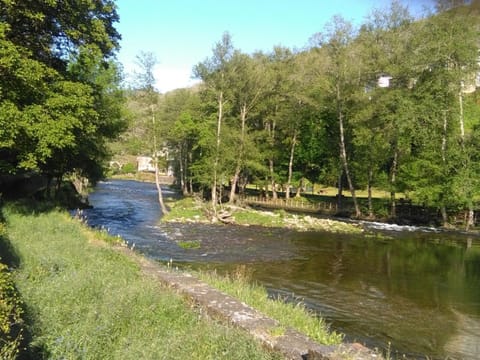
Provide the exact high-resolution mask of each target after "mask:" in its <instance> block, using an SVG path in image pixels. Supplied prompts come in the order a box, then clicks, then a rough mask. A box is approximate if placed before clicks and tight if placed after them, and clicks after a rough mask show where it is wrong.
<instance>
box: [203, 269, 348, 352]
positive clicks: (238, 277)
mask: <svg viewBox="0 0 480 360" xmlns="http://www.w3.org/2000/svg"><path fill="white" fill-rule="evenodd" d="M198 276H199V277H200V278H201V279H202V280H203V281H205V282H206V283H208V284H210V285H212V286H213V287H215V288H217V289H219V290H221V291H223V292H225V293H227V294H229V295H231V296H233V297H235V298H237V299H239V300H241V301H243V302H244V303H246V304H248V305H250V306H251V307H253V308H255V309H257V310H260V311H261V312H262V313H264V314H266V315H267V316H269V317H271V318H273V319H276V320H278V322H279V323H280V324H281V328H280V329H278V330H279V331H280V333H279V335H281V334H282V330H284V329H286V328H287V327H291V328H294V329H296V330H298V331H299V332H301V333H303V334H306V335H308V336H309V337H310V338H312V339H314V340H316V341H317V342H319V343H320V344H325V345H336V344H340V343H341V342H342V340H343V335H342V334H339V333H336V332H334V331H330V330H329V328H328V326H327V324H326V323H325V322H324V320H323V319H321V318H318V317H316V316H315V315H314V314H312V313H311V312H310V311H309V310H307V309H306V308H305V306H304V305H303V304H302V303H301V302H300V303H292V302H284V301H282V299H277V300H275V301H273V300H270V299H268V294H267V291H266V289H265V288H264V287H262V286H258V285H256V284H254V283H252V282H251V276H250V274H249V270H248V268H247V267H246V266H240V267H239V268H237V270H236V271H235V272H234V273H232V274H230V275H228V276H218V275H217V274H216V273H215V272H202V273H199V274H198Z"/></svg>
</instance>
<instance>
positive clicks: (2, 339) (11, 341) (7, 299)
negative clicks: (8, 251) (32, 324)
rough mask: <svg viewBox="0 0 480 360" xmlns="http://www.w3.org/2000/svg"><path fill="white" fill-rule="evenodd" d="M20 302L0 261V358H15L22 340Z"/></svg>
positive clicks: (6, 270)
mask: <svg viewBox="0 0 480 360" xmlns="http://www.w3.org/2000/svg"><path fill="white" fill-rule="evenodd" d="M21 305H22V303H21V301H20V298H19V295H18V293H17V290H16V288H15V285H14V283H13V280H12V278H11V275H10V272H9V271H8V269H7V266H6V265H5V264H2V263H0V359H5V360H8V359H15V358H16V357H17V355H18V352H19V349H20V344H21V342H22V339H23V336H22V325H23V322H22V306H21Z"/></svg>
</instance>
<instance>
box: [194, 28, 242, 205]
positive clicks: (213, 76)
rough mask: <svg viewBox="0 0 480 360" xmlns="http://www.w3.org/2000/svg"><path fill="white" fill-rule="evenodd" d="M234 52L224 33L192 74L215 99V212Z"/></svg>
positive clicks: (213, 196)
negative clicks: (208, 56)
mask: <svg viewBox="0 0 480 360" xmlns="http://www.w3.org/2000/svg"><path fill="white" fill-rule="evenodd" d="M233 53H234V49H233V44H232V39H231V36H230V34H229V33H224V34H223V36H222V39H221V40H220V41H219V42H217V43H216V44H215V46H214V48H213V54H212V57H211V58H208V59H206V60H205V61H204V62H202V63H199V64H198V65H196V66H195V68H194V74H195V76H196V77H197V78H199V79H201V80H202V81H203V83H204V86H205V90H206V91H207V93H208V94H211V96H212V97H214V98H215V101H216V111H217V116H216V118H217V120H216V131H215V145H214V148H213V156H212V163H211V164H210V165H211V168H212V179H211V180H212V182H211V192H212V194H211V195H212V207H213V210H214V212H215V213H216V208H217V204H218V190H219V189H218V188H219V180H220V177H219V173H220V169H219V165H220V164H219V163H220V155H221V152H220V149H221V148H220V146H221V142H222V126H223V124H224V121H225V105H226V102H227V101H228V92H229V90H230V81H231V75H232V73H233V71H232V69H231V65H230V60H231V59H232V56H233Z"/></svg>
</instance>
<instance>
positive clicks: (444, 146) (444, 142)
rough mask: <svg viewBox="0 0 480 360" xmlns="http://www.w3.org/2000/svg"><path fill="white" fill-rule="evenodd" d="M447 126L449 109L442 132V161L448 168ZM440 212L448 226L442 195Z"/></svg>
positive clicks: (445, 115) (445, 112) (444, 118)
mask: <svg viewBox="0 0 480 360" xmlns="http://www.w3.org/2000/svg"><path fill="white" fill-rule="evenodd" d="M447 127H448V119H447V111H446V110H444V111H443V134H442V162H443V168H444V169H445V170H446V166H447ZM440 213H441V214H442V222H443V226H444V227H447V226H448V214H447V207H446V206H445V199H444V198H443V195H442V203H441V205H440Z"/></svg>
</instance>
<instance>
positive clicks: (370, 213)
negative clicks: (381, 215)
mask: <svg viewBox="0 0 480 360" xmlns="http://www.w3.org/2000/svg"><path fill="white" fill-rule="evenodd" d="M372 181H373V167H372V166H369V169H368V181H367V190H368V217H369V218H370V219H373V204H372Z"/></svg>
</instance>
